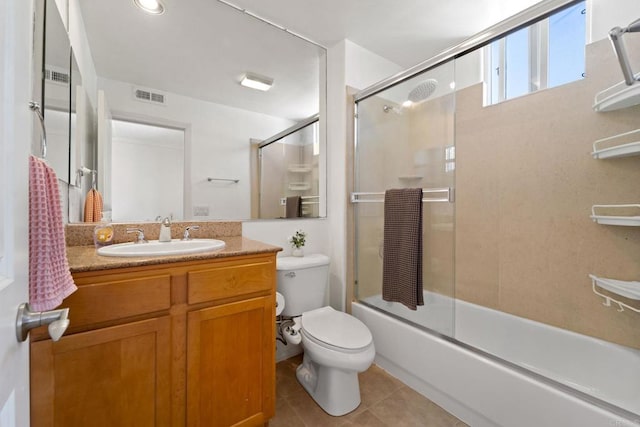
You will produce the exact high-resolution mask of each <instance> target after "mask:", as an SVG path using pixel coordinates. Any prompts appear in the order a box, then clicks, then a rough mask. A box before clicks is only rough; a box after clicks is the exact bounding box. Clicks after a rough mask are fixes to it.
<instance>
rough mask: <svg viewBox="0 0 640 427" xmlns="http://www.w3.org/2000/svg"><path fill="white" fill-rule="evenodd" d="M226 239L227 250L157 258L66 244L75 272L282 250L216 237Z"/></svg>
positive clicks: (257, 243) (239, 237)
mask: <svg viewBox="0 0 640 427" xmlns="http://www.w3.org/2000/svg"><path fill="white" fill-rule="evenodd" d="M217 238H218V239H219V240H222V241H224V242H225V244H226V246H225V247H224V249H218V250H215V251H210V252H200V253H196V254H188V255H166V256H154V257H131V258H124V257H106V256H102V255H98V254H97V253H96V248H95V247H94V246H93V245H92V246H67V259H68V260H69V270H70V271H71V272H72V273H79V272H83V271H97V270H108V269H112V268H124V267H139V266H144V265H154V264H168V263H172V262H183V261H196V260H204V259H216V258H228V257H233V256H239V255H254V254H261V253H271V252H274V253H275V252H280V251H281V250H282V248H280V247H278V246H272V245H268V244H266V243H262V242H258V241H256V240H251V239H247V238H244V237H242V236H233V237H217Z"/></svg>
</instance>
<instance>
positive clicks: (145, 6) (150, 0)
mask: <svg viewBox="0 0 640 427" xmlns="http://www.w3.org/2000/svg"><path fill="white" fill-rule="evenodd" d="M133 3H135V5H136V6H138V7H139V8H140V9H142V10H143V11H145V12H147V13H151V14H153V15H161V14H163V13H164V6H163V4H162V3H160V1H159V0H133Z"/></svg>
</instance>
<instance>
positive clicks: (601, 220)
mask: <svg viewBox="0 0 640 427" xmlns="http://www.w3.org/2000/svg"><path fill="white" fill-rule="evenodd" d="M629 208H636V209H638V210H640V205H593V206H592V207H591V219H592V220H593V221H594V222H597V223H598V224H601V225H623V226H628V227H638V226H640V216H638V215H622V214H620V215H611V214H607V215H602V214H597V213H596V210H597V209H607V210H609V211H611V210H613V211H615V210H616V209H626V210H627V211H628V209H629Z"/></svg>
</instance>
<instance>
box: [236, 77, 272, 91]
mask: <svg viewBox="0 0 640 427" xmlns="http://www.w3.org/2000/svg"><path fill="white" fill-rule="evenodd" d="M240 84H241V85H242V86H246V87H250V88H252V89H258V90H261V91H267V90H269V89H271V86H273V79H272V78H269V77H265V76H259V75H257V74H253V73H246V74H245V75H244V76H242V80H240Z"/></svg>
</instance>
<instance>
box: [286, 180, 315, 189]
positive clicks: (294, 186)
mask: <svg viewBox="0 0 640 427" xmlns="http://www.w3.org/2000/svg"><path fill="white" fill-rule="evenodd" d="M310 188H311V184H309V183H307V182H291V183H289V190H291V191H307V190H309V189H310Z"/></svg>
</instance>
